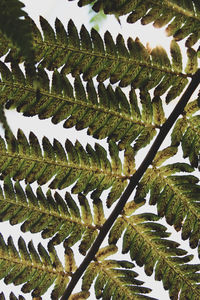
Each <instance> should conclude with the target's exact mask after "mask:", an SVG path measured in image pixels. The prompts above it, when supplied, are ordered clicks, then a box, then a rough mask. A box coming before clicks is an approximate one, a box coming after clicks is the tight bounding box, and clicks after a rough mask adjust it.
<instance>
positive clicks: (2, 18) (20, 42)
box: [0, 0, 34, 62]
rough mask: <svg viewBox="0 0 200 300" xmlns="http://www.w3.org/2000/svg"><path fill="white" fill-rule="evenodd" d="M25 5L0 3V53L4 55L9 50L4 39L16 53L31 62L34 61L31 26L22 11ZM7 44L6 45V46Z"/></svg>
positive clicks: (12, 1) (15, 1)
mask: <svg viewBox="0 0 200 300" xmlns="http://www.w3.org/2000/svg"><path fill="white" fill-rule="evenodd" d="M24 6H25V5H24V4H23V3H22V2H20V1H18V0H2V1H1V3H0V31H1V33H0V36H1V43H0V52H1V55H2V54H5V53H6V52H7V51H8V49H9V44H10V43H9V44H8V42H7V41H6V37H7V38H8V39H9V42H11V43H12V44H13V45H14V46H16V47H17V48H18V51H19V50H20V52H21V53H22V55H23V56H24V57H25V58H26V59H28V60H29V62H31V61H32V60H33V59H34V55H33V49H32V34H31V26H30V24H29V22H28V21H27V20H26V19H25V17H27V16H28V14H27V13H26V12H25V11H24V10H22V8H23V7H24ZM6 44H7V45H6Z"/></svg>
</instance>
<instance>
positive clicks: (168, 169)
mask: <svg viewBox="0 0 200 300" xmlns="http://www.w3.org/2000/svg"><path fill="white" fill-rule="evenodd" d="M170 148H171V147H170ZM165 152H166V151H165ZM162 154H163V151H160V153H158V156H157V159H155V160H154V163H153V168H149V169H148V170H147V172H146V173H145V175H144V176H143V178H142V180H141V181H140V183H139V184H138V187H137V191H136V195H135V200H138V199H144V198H145V197H146V195H147V193H148V192H149V191H150V199H149V203H150V205H155V204H157V210H158V215H159V216H160V217H163V216H165V218H166V221H167V223H168V224H170V225H174V228H175V229H176V230H177V231H179V230H182V238H183V240H186V239H189V241H190V246H191V247H192V248H196V247H197V246H198V245H199V239H200V223H199V220H200V206H199V195H200V186H199V184H198V181H199V179H198V178H197V177H195V176H194V175H188V174H187V175H177V173H178V172H187V173H189V172H192V171H193V170H194V169H193V168H192V167H191V166H190V165H188V164H185V163H174V164H170V165H165V166H161V167H158V166H159V164H160V163H161V162H162V159H163V157H162Z"/></svg>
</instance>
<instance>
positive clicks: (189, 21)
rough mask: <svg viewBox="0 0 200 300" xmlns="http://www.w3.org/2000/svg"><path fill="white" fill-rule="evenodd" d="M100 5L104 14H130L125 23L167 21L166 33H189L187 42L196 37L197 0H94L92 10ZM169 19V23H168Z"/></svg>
mask: <svg viewBox="0 0 200 300" xmlns="http://www.w3.org/2000/svg"><path fill="white" fill-rule="evenodd" d="M69 1H71V0H69ZM92 2H93V1H92V0H90V1H89V0H86V1H85V0H79V2H78V5H79V6H84V5H86V4H88V3H92ZM101 9H103V11H104V13H105V14H115V15H116V16H122V15H126V14H129V15H128V17H127V22H128V23H135V22H137V21H138V20H141V24H142V25H146V24H149V23H152V22H153V25H154V27H156V28H160V27H163V26H165V25H167V24H168V26H167V28H166V32H167V34H168V35H169V36H170V35H173V37H174V38H175V40H177V41H179V40H182V39H184V38H185V37H188V36H189V37H188V39H187V41H186V46H187V47H191V46H193V45H194V44H195V43H196V42H197V41H198V39H199V37H200V35H199V26H200V4H199V1H198V0H191V1H179V0H171V1H168V0H162V1H159V2H158V1H155V0H153V1H152V0H145V1H141V0H121V1H116V0H114V1H112V2H111V1H109V0H96V1H95V3H94V5H93V10H94V11H96V12H98V11H100V10H101ZM170 22H171V23H170Z"/></svg>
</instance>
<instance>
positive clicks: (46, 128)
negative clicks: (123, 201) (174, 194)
mask: <svg viewBox="0 0 200 300" xmlns="http://www.w3.org/2000/svg"><path fill="white" fill-rule="evenodd" d="M22 2H23V3H24V4H25V5H26V7H25V10H26V11H27V12H28V14H29V15H30V17H32V18H33V19H34V21H35V22H36V24H37V25H38V26H39V15H42V16H43V17H44V18H46V19H47V20H48V22H49V23H50V24H51V25H52V26H54V22H55V18H56V17H58V18H59V19H60V20H61V22H62V23H63V24H64V25H65V26H67V23H68V21H69V20H70V19H73V21H74V23H75V25H76V26H77V28H78V29H80V28H81V25H82V24H84V25H85V26H86V27H87V28H90V24H89V19H90V17H89V15H88V11H89V9H88V7H84V8H78V6H77V1H67V0H59V1H58V0H42V1H41V0H34V1H30V0H24V1H22ZM106 30H109V31H110V32H111V33H112V34H113V36H114V37H116V36H117V34H118V33H122V34H123V36H124V38H125V40H126V38H128V37H129V36H131V37H133V38H135V37H139V38H140V40H141V42H142V43H144V44H146V43H147V42H149V43H150V45H151V47H155V46H156V45H159V44H161V45H162V46H163V47H164V48H166V50H168V53H169V44H170V40H171V39H170V38H166V36H165V33H164V29H154V28H153V27H152V25H151V24H150V25H148V26H142V25H140V24H139V22H138V24H137V25H136V24H133V25H132V24H127V23H126V21H125V18H121V25H120V24H119V23H118V22H117V21H116V19H115V18H114V17H113V16H109V17H108V18H107V20H106V21H105V23H103V25H102V28H101V31H100V33H101V35H102V36H103V33H104V32H105V31H106ZM172 105H174V104H172ZM7 117H8V122H9V124H10V126H11V128H12V129H13V131H14V132H16V131H17V128H22V129H23V131H24V133H25V134H26V135H27V136H28V134H29V132H30V130H32V131H33V132H34V133H35V134H36V135H37V136H38V137H39V138H40V140H41V139H42V137H43V136H47V137H48V138H49V139H50V141H53V138H54V137H55V138H56V139H58V140H59V141H61V142H62V143H64V142H65V140H66V138H69V139H70V140H71V141H72V142H75V140H76V139H78V140H79V141H80V142H81V143H82V144H83V145H84V146H85V145H86V143H91V144H92V145H93V144H94V142H96V141H97V140H94V139H93V138H92V137H90V136H87V135H86V130H83V131H80V132H75V131H74V129H69V130H66V129H64V128H63V127H62V122H61V123H59V124H58V125H56V126H55V125H53V124H52V123H51V121H50V119H48V120H38V118H37V117H33V118H26V117H23V116H21V115H20V114H16V113H15V111H8V112H7ZM0 133H1V134H2V133H3V130H2V129H1V128H0ZM97 142H98V143H101V144H102V145H105V143H104V142H103V141H99V140H98V141H97ZM145 151H146V150H145ZM142 158H143V157H142ZM33 186H36V184H35V185H33ZM153 209H155V207H153ZM155 211H156V210H155ZM7 223H8V222H4V223H0V225H1V232H2V233H3V235H4V237H5V240H6V239H7V237H8V236H9V235H10V234H11V235H12V236H13V237H14V241H15V245H17V240H18V236H19V235H22V236H23V237H24V239H25V240H26V241H27V242H28V241H29V240H30V239H33V241H34V244H35V245H37V244H38V243H39V241H40V234H34V235H30V234H29V233H26V234H22V232H21V231H19V227H20V225H18V226H12V227H11V226H9V225H7ZM171 230H172V229H171ZM171 230H170V231H171ZM171 238H172V236H171ZM174 238H175V240H177V239H178V240H180V234H175V235H174ZM180 241H181V240H180ZM42 244H43V245H46V244H47V241H44V240H42ZM182 244H183V245H184V246H183V247H185V245H188V242H187V241H186V242H183V243H182ZM58 248H59V247H58ZM59 249H60V250H59V251H60V252H59V253H61V254H60V255H61V256H62V255H63V254H62V247H60V248H59ZM196 252H197V250H196V249H195V250H194V251H190V253H196ZM76 255H79V254H76ZM61 258H62V257H61ZM82 258H83V257H82V256H80V255H79V257H77V262H78V264H79V263H80V261H81V260H82ZM121 258H122V257H119V259H121ZM138 270H139V271H138ZM136 271H137V272H139V274H140V276H138V279H139V280H144V281H145V284H144V286H146V287H151V288H153V292H152V293H151V294H149V296H152V297H155V298H158V299H162V300H165V299H166V300H167V299H169V297H168V291H164V289H163V287H162V283H161V282H157V281H156V282H155V281H154V280H153V277H154V274H153V276H152V277H151V278H147V276H146V275H145V273H144V272H143V270H142V268H137V270H136ZM1 290H2V291H3V292H4V293H5V294H6V295H7V297H6V299H9V298H8V294H9V293H10V292H11V291H13V292H15V293H16V296H17V295H18V294H20V287H14V286H13V285H9V286H7V287H5V285H4V284H1V282H0V291H1ZM77 291H79V290H77ZM49 294H50V292H48V294H47V295H46V296H44V297H43V298H44V299H50V296H49ZM25 298H26V299H27V300H30V299H32V297H31V296H27V295H26V296H25ZM89 299H91V300H93V299H95V296H94V295H93V294H91V296H90V298H89Z"/></svg>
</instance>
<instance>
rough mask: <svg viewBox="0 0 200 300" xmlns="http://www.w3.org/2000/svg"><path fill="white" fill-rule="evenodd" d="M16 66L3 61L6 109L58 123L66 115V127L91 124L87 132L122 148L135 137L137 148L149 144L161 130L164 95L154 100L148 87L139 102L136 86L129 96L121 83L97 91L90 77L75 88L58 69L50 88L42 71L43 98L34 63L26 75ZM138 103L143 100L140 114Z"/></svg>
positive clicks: (41, 70)
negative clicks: (118, 85)
mask: <svg viewBox="0 0 200 300" xmlns="http://www.w3.org/2000/svg"><path fill="white" fill-rule="evenodd" d="M11 67H12V72H11V71H10V70H9V69H8V68H7V67H6V65H5V64H3V63H0V72H1V76H2V81H1V82H0V87H2V88H1V90H0V95H1V101H2V104H5V107H6V108H17V111H19V112H23V113H24V115H25V116H33V115H38V117H39V118H40V119H45V118H50V117H51V118H52V122H53V123H54V124H57V123H59V122H60V121H63V120H64V119H66V120H65V122H64V124H63V126H64V127H65V128H70V127H73V126H75V127H76V129H77V130H81V129H83V128H87V127H88V134H90V135H92V136H93V137H95V138H98V139H103V138H106V137H108V139H109V140H110V139H111V140H113V141H115V142H118V141H119V144H118V146H119V149H120V150H122V149H124V148H126V147H127V146H128V145H129V144H130V143H132V142H133V141H134V140H136V145H135V150H137V151H138V150H139V149H140V148H142V147H145V146H146V145H147V144H148V143H149V142H150V141H151V139H152V138H153V137H154V135H155V134H156V128H159V127H160V126H161V125H162V124H163V123H164V121H165V117H164V112H163V107H162V102H161V99H160V97H159V96H156V97H154V98H153V99H152V100H151V98H150V94H149V92H148V91H147V90H144V91H142V92H141V94H140V101H139V100H138V99H137V95H136V92H135V90H134V89H131V91H130V93H129V98H128V97H127V96H126V95H125V94H124V93H123V92H122V90H121V89H120V88H119V87H117V88H116V89H115V90H113V89H112V87H111V86H110V85H109V86H108V87H107V88H106V87H105V86H104V84H103V83H100V84H99V86H98V91H96V89H95V87H94V84H93V81H89V82H88V83H87V86H86V89H85V88H84V86H83V83H82V81H81V80H80V78H79V77H77V78H76V79H75V82H74V87H73V86H72V85H71V84H70V83H69V81H68V79H67V77H66V76H65V75H62V74H61V73H59V72H57V71H54V73H53V79H52V85H51V88H50V87H49V78H48V76H47V74H46V73H45V71H44V70H43V69H39V72H38V83H39V85H40V86H41V88H40V98H39V99H38V98H37V95H36V93H35V87H34V78H35V77H31V76H32V73H31V70H30V69H29V66H27V67H26V77H25V76H24V74H23V72H22V71H21V69H20V68H19V66H18V65H16V64H11ZM31 79H32V81H31ZM30 82H31V83H30ZM50 89H51V91H49V90H50ZM8 99H9V100H8ZM7 100H8V101H7ZM139 102H141V103H142V111H141V112H140V109H139V106H138V105H139ZM150 111H151V114H149V112H150ZM141 115H142V119H141Z"/></svg>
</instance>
